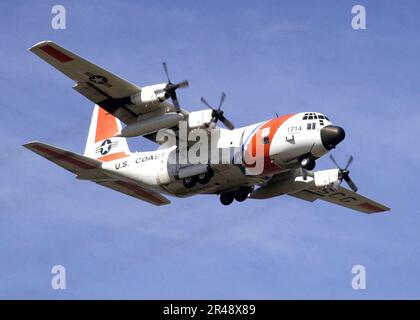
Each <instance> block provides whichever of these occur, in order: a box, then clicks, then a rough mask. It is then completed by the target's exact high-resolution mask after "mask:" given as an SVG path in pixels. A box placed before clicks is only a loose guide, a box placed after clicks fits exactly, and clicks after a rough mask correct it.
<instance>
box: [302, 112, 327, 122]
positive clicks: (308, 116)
mask: <svg viewBox="0 0 420 320" xmlns="http://www.w3.org/2000/svg"><path fill="white" fill-rule="evenodd" d="M315 119H320V120H324V119H325V120H328V121H330V119H328V117H327V116H324V115H323V114H320V113H315V112H308V113H305V114H304V116H303V119H302V120H315Z"/></svg>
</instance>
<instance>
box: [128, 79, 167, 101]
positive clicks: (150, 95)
mask: <svg viewBox="0 0 420 320" xmlns="http://www.w3.org/2000/svg"><path fill="white" fill-rule="evenodd" d="M166 85H167V84H166V83H160V84H154V85H151V86H147V87H143V88H142V89H141V91H140V92H138V93H136V94H134V95H132V96H131V103H133V104H135V105H144V106H148V105H153V104H155V103H161V102H163V101H165V100H166V99H168V96H167V95H166V92H165V88H166Z"/></svg>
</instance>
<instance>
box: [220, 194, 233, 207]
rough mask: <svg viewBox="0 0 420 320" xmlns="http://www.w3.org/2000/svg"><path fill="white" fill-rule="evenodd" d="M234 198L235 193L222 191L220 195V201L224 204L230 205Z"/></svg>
mask: <svg viewBox="0 0 420 320" xmlns="http://www.w3.org/2000/svg"><path fill="white" fill-rule="evenodd" d="M233 198H234V195H233V193H222V194H221V195H220V202H221V203H222V204H223V205H225V206H228V205H230V204H231V203H232V202H233Z"/></svg>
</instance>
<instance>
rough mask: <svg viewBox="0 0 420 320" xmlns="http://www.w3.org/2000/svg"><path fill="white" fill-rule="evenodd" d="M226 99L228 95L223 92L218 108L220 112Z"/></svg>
mask: <svg viewBox="0 0 420 320" xmlns="http://www.w3.org/2000/svg"><path fill="white" fill-rule="evenodd" d="M225 98H226V94H225V93H224V92H222V96H221V97H220V102H219V107H218V108H217V110H220V108H221V107H222V104H223V101H225Z"/></svg>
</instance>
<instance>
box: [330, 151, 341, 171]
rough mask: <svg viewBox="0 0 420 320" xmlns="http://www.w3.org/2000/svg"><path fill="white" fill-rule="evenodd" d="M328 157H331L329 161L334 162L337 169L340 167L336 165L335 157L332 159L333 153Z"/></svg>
mask: <svg viewBox="0 0 420 320" xmlns="http://www.w3.org/2000/svg"><path fill="white" fill-rule="evenodd" d="M330 159H331V161H332V162H333V163H334V164H335V166H336V167H337V168H338V169H340V166H339V165H338V163H337V161H335V159H334V157H333V155H332V154H330Z"/></svg>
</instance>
